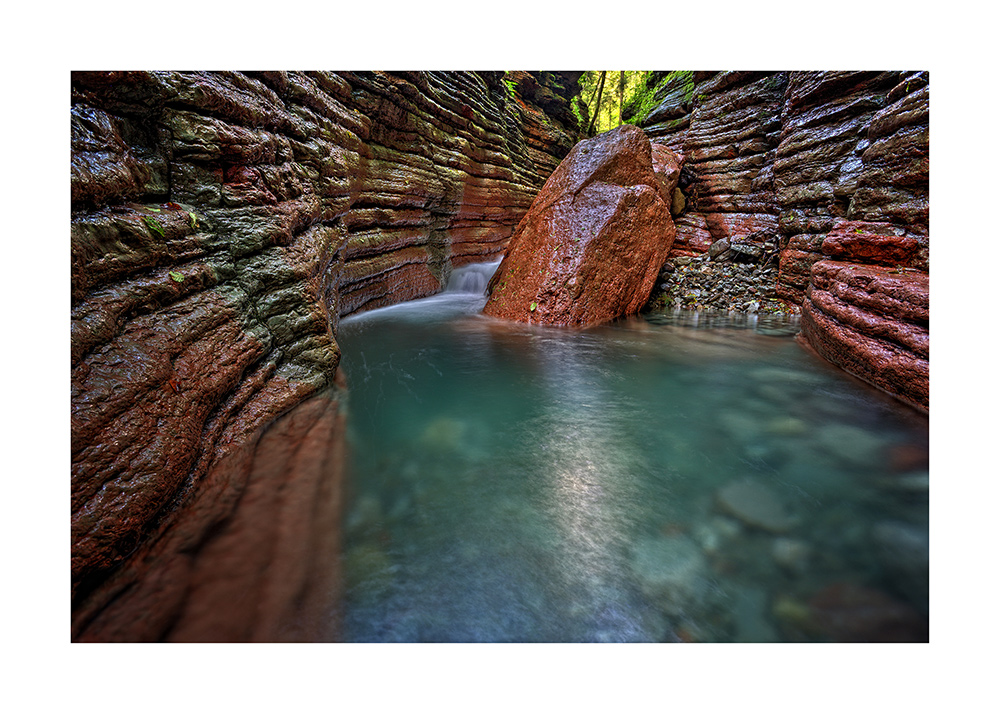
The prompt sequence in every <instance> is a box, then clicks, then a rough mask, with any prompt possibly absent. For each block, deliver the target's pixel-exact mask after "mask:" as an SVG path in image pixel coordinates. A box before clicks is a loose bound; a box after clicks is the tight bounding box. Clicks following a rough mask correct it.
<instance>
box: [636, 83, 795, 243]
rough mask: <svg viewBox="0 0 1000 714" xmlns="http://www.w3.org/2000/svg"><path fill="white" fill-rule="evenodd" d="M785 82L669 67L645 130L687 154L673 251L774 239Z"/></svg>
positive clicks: (685, 155)
mask: <svg viewBox="0 0 1000 714" xmlns="http://www.w3.org/2000/svg"><path fill="white" fill-rule="evenodd" d="M786 84H787V76H786V75H785V74H783V73H768V72H672V73H670V75H669V76H668V77H667V78H666V79H665V80H664V81H663V83H661V85H660V87H659V89H658V97H659V98H660V102H659V104H658V106H657V107H656V108H655V109H654V110H653V111H652V112H650V114H649V116H648V117H647V118H646V120H645V121H644V123H643V127H644V128H645V130H646V132H647V133H648V135H649V137H650V138H651V139H652V140H653V142H654V143H660V144H663V145H664V146H667V147H669V148H670V149H672V150H674V151H675V152H677V153H679V154H680V155H682V156H683V157H684V171H683V174H682V176H681V191H682V193H683V195H684V207H683V209H681V211H680V212H679V214H677V215H675V223H676V226H677V240H676V242H675V245H674V251H675V252H676V253H678V254H687V255H694V254H698V253H704V252H705V251H707V250H708V247H709V246H710V245H711V244H712V243H713V242H715V241H718V240H722V239H731V240H746V241H749V242H752V243H754V244H756V245H760V246H764V245H767V244H769V243H771V242H773V241H774V240H775V239H776V237H777V229H778V205H777V202H776V200H775V194H774V186H773V169H772V167H773V163H774V157H775V151H776V149H777V146H778V142H779V137H780V132H781V112H782V107H783V103H784V92H785V86H786ZM675 213H676V211H675Z"/></svg>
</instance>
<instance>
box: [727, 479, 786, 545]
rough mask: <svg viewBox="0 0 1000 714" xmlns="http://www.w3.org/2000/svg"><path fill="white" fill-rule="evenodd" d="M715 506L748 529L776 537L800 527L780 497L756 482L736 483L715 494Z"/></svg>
mask: <svg viewBox="0 0 1000 714" xmlns="http://www.w3.org/2000/svg"><path fill="white" fill-rule="evenodd" d="M715 503H716V505H717V506H718V507H719V510H721V511H722V512H723V513H728V514H729V515H731V516H734V517H736V518H738V519H739V520H741V521H742V522H743V523H745V524H746V525H748V526H753V527H754V528H760V529H762V530H765V531H770V532H772V533H784V532H785V531H787V530H789V529H791V528H792V527H794V526H795V525H796V524H797V523H798V519H797V518H796V517H795V516H794V515H792V514H791V513H789V512H788V511H787V510H786V508H785V506H784V505H783V504H782V503H781V501H780V500H779V498H778V496H777V495H776V494H775V493H774V492H773V491H772V490H771V489H769V488H768V487H767V486H764V485H763V484H760V483H757V482H756V481H733V482H732V483H730V484H727V485H726V486H723V487H722V488H720V489H719V490H718V491H716V492H715Z"/></svg>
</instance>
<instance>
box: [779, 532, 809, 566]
mask: <svg viewBox="0 0 1000 714" xmlns="http://www.w3.org/2000/svg"><path fill="white" fill-rule="evenodd" d="M811 555H812V549H811V548H810V547H809V544H808V543H806V542H805V541H801V540H797V539H795V538H775V539H774V543H772V544H771V557H772V558H774V562H775V563H777V564H778V565H780V566H781V567H782V568H784V569H785V570H789V571H791V572H793V573H801V572H804V571H805V569H806V567H807V566H808V565H809V558H810V557H811Z"/></svg>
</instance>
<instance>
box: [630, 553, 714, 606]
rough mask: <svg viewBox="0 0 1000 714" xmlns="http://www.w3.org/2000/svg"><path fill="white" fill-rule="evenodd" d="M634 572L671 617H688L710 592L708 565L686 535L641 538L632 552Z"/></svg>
mask: <svg viewBox="0 0 1000 714" xmlns="http://www.w3.org/2000/svg"><path fill="white" fill-rule="evenodd" d="M632 571H633V572H634V573H635V576H636V579H637V580H638V581H639V587H640V589H641V590H642V592H643V593H644V594H645V595H646V596H647V597H649V598H650V599H651V600H652V601H653V602H654V603H656V604H657V605H658V606H659V607H660V608H661V609H663V611H664V612H666V613H668V614H670V615H681V614H686V613H687V611H688V610H689V609H690V608H691V607H692V606H693V605H695V604H697V603H699V602H702V601H703V600H704V598H705V596H706V594H707V592H708V562H707V561H706V560H705V556H704V555H702V553H701V550H700V549H699V548H698V546H697V544H696V543H695V542H694V541H693V540H691V539H690V538H688V537H686V536H671V537H663V536H654V537H647V538H643V539H641V540H640V541H639V542H638V543H636V546H635V548H634V550H633V551H632Z"/></svg>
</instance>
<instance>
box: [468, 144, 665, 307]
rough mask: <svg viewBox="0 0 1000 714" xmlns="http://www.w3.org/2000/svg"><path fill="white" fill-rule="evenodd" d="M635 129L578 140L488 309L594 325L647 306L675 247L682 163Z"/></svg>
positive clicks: (508, 260) (497, 281)
mask: <svg viewBox="0 0 1000 714" xmlns="http://www.w3.org/2000/svg"><path fill="white" fill-rule="evenodd" d="M664 152H669V149H666V148H665V147H657V157H658V164H657V165H658V166H660V169H661V170H660V172H659V173H657V171H656V170H655V169H654V163H653V150H652V147H651V145H650V142H649V139H648V138H647V137H646V135H645V134H644V133H643V131H642V130H641V129H639V128H637V127H634V126H631V125H629V124H624V125H622V126H620V127H618V128H617V129H612V130H611V131H608V132H605V133H603V134H600V135H599V136H595V137H593V138H592V139H587V140H585V141H581V142H580V143H578V144H577V145H576V146H575V147H574V148H573V150H572V151H571V152H570V153H569V155H568V156H567V157H566V158H565V159H563V161H562V163H561V164H559V167H558V168H557V169H556V170H555V171H554V172H553V173H552V175H551V176H550V177H549V179H548V181H546V182H545V185H544V186H543V187H542V190H541V191H540V192H539V194H538V196H537V197H536V198H535V200H534V202H533V203H532V204H531V208H530V209H529V210H528V213H527V214H526V215H525V217H524V218H523V219H522V220H521V222H520V223H519V224H518V226H517V229H516V230H515V231H514V235H513V236H512V237H511V240H510V243H509V245H508V246H507V251H506V254H505V256H504V259H503V262H502V263H501V264H500V267H499V268H498V269H497V272H496V274H495V275H494V276H493V279H492V280H491V281H490V284H489V287H488V292H489V295H490V297H489V300H488V301H487V303H486V307H485V308H484V310H483V312H484V313H485V314H487V315H491V316H493V317H500V318H505V319H509V320H519V321H521V322H529V323H536V324H545V325H565V326H578V327H585V326H587V325H593V324H597V323H601V322H605V321H607V320H612V319H614V318H616V317H620V316H622V315H629V314H634V313H636V312H638V311H639V309H640V308H641V307H642V306H643V305H644V304H645V303H646V301H647V300H648V298H649V294H650V292H651V291H652V289H653V286H654V284H655V283H656V278H657V275H658V274H659V271H660V268H661V267H662V266H663V263H664V261H665V260H666V257H667V253H669V252H670V248H671V246H672V245H673V241H674V235H675V229H674V223H673V219H672V218H671V216H670V202H671V198H672V193H673V188H674V186H675V185H676V176H673V173H676V174H678V175H679V173H680V172H679V170H676V172H675V171H673V170H672V169H675V168H676V167H677V166H679V164H680V160H679V159H677V160H668V158H669V157H665V156H664Z"/></svg>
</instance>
